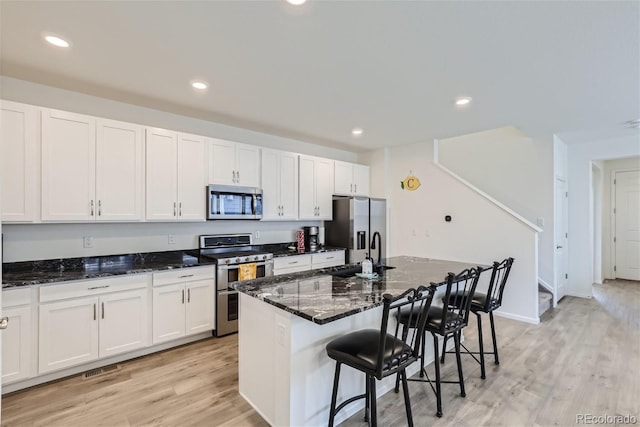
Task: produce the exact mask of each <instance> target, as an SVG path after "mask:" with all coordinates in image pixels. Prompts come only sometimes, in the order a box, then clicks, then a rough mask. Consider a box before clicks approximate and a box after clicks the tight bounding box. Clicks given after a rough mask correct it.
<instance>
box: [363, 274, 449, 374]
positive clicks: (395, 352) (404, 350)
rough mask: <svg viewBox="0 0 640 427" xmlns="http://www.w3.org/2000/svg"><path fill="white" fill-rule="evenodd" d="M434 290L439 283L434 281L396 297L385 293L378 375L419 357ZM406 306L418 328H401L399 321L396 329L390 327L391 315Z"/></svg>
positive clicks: (397, 369)
mask: <svg viewBox="0 0 640 427" xmlns="http://www.w3.org/2000/svg"><path fill="white" fill-rule="evenodd" d="M435 291H436V287H435V286H433V285H431V286H428V287H427V286H420V287H418V288H417V289H409V290H407V291H405V292H404V293H402V294H401V295H397V296H395V297H394V296H392V295H389V294H384V295H383V296H382V299H383V314H382V325H381V327H380V342H379V346H378V355H377V359H378V360H377V363H376V366H377V372H376V373H375V375H374V376H375V377H376V378H378V379H382V378H384V377H386V376H388V375H390V374H393V373H395V372H397V371H399V370H401V369H403V368H405V367H406V366H408V365H409V364H411V363H413V362H414V361H416V360H418V356H419V353H420V344H421V340H422V339H423V335H424V328H425V325H426V322H427V314H428V312H429V307H431V302H432V301H433V295H434V294H435ZM407 307H408V309H409V312H410V314H409V316H410V321H414V322H415V324H416V325H417V327H416V328H415V329H414V328H400V324H399V323H396V324H395V326H394V327H393V331H387V328H388V327H389V315H394V316H398V315H399V314H400V310H401V309H402V308H405V310H406V308H407ZM403 311H404V310H403ZM403 343H404V344H406V345H403ZM407 346H408V347H407Z"/></svg>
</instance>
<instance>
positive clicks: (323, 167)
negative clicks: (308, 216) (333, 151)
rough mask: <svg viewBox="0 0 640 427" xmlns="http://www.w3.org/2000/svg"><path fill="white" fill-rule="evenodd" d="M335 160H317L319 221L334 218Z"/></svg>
mask: <svg viewBox="0 0 640 427" xmlns="http://www.w3.org/2000/svg"><path fill="white" fill-rule="evenodd" d="M333 163H334V161H333V160H330V159H323V158H318V159H316V177H315V178H316V205H317V207H318V211H317V212H318V213H317V219H327V220H330V219H332V218H333V202H332V200H333V179H332V178H333Z"/></svg>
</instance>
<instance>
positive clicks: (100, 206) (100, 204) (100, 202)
mask: <svg viewBox="0 0 640 427" xmlns="http://www.w3.org/2000/svg"><path fill="white" fill-rule="evenodd" d="M98 216H102V200H98Z"/></svg>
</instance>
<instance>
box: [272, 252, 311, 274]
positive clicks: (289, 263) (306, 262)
mask: <svg viewBox="0 0 640 427" xmlns="http://www.w3.org/2000/svg"><path fill="white" fill-rule="evenodd" d="M293 267H295V268H296V269H297V268H299V267H305V268H302V270H296V271H304V270H310V269H311V255H293V256H284V257H278V258H274V259H273V269H274V270H280V269H284V268H286V269H288V268H293Z"/></svg>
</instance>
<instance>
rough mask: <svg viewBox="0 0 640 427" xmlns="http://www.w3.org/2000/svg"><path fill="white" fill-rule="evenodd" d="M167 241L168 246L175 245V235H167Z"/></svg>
mask: <svg viewBox="0 0 640 427" xmlns="http://www.w3.org/2000/svg"><path fill="white" fill-rule="evenodd" d="M168 240H169V244H170V245H175V243H176V236H175V235H173V234H169V239H168Z"/></svg>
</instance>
